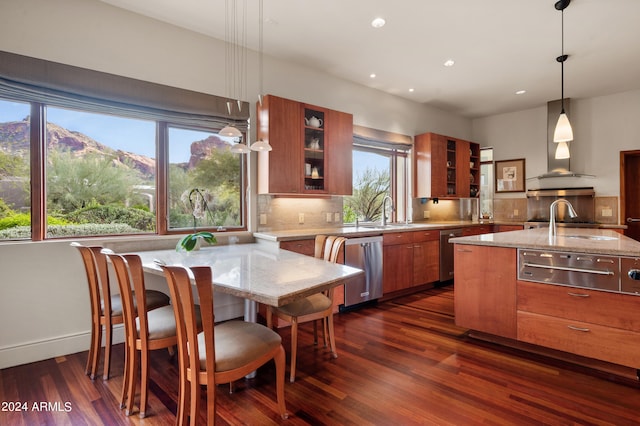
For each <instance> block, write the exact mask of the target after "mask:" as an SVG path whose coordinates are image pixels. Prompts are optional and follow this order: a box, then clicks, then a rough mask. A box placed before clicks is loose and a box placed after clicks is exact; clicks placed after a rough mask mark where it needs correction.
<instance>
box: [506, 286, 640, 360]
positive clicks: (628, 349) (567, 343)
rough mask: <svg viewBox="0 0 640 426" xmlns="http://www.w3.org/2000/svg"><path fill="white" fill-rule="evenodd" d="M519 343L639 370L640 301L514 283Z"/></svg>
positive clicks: (632, 298) (635, 297) (554, 287)
mask: <svg viewBox="0 0 640 426" xmlns="http://www.w3.org/2000/svg"><path fill="white" fill-rule="evenodd" d="M517 288H518V305H517V307H518V317H517V322H518V333H517V336H518V337H517V338H518V340H520V341H523V342H527V343H533V344H536V345H540V346H545V347H548V348H552V349H557V350H561V351H565V352H570V353H573V354H577V355H582V356H586V357H589V358H595V359H600V360H602V361H608V362H612V363H614V364H619V365H625V366H628V367H632V368H638V366H640V351H638V350H637V347H636V345H634V344H630V342H640V316H638V314H637V313H638V312H639V311H640V297H638V296H634V295H624V294H617V293H608V292H604V291H594V290H588V289H581V288H573V287H566V286H558V285H553V284H539V283H532V282H526V281H518V284H517Z"/></svg>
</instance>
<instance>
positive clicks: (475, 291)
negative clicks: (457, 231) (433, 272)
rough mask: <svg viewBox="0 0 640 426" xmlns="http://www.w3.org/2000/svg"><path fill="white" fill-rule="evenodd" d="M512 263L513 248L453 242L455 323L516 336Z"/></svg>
mask: <svg viewBox="0 0 640 426" xmlns="http://www.w3.org/2000/svg"><path fill="white" fill-rule="evenodd" d="M516 263H517V252H516V249H512V248H505V247H489V246H473V245H462V244H456V245H455V250H454V275H453V276H454V287H455V291H454V302H455V305H454V306H455V322H456V325H458V326H460V327H466V328H471V329H473V330H478V331H482V332H485V333H490V334H493V335H496V336H502V337H507V338H511V339H515V338H516V335H517V332H516V276H517V271H516Z"/></svg>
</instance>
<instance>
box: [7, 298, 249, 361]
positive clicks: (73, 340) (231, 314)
mask: <svg viewBox="0 0 640 426" xmlns="http://www.w3.org/2000/svg"><path fill="white" fill-rule="evenodd" d="M243 315H244V305H243V303H242V299H238V300H234V301H232V302H231V303H229V304H225V305H222V306H216V320H217V321H225V320H228V319H233V318H241V317H242V316H243ZM90 342H91V332H90V331H89V330H87V331H83V332H79V333H73V334H66V335H62V336H56V337H50V338H47V339H42V340H37V341H31V342H22V343H19V344H16V345H8V346H2V347H0V369H4V368H9V367H14V366H16V365H22V364H28V363H30V362H36V361H42V360H45V359H50V358H55V357H59V356H63V355H69V354H73V353H76V352H82V351H87V350H89V344H90ZM122 342H124V327H123V326H122V324H118V325H115V326H114V327H113V344H117V343H122ZM102 346H104V332H103V335H102Z"/></svg>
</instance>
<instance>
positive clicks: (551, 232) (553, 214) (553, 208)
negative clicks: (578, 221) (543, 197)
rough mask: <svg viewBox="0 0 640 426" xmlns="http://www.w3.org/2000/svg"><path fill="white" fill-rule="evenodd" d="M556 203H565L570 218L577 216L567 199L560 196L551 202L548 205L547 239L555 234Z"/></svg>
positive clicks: (550, 238)
mask: <svg viewBox="0 0 640 426" xmlns="http://www.w3.org/2000/svg"><path fill="white" fill-rule="evenodd" d="M558 204H566V205H567V209H568V210H569V216H570V217H572V218H575V217H578V214H577V213H576V211H575V209H574V208H573V206H572V205H571V203H570V202H569V201H568V200H565V199H564V198H560V199H558V200H555V201H554V202H553V203H551V205H550V206H549V240H552V239H553V238H554V237H555V236H556V213H557V211H558Z"/></svg>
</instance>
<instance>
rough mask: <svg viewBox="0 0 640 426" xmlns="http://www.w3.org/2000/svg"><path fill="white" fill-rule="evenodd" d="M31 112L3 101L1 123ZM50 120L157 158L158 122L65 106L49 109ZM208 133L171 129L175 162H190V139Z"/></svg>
mask: <svg viewBox="0 0 640 426" xmlns="http://www.w3.org/2000/svg"><path fill="white" fill-rule="evenodd" d="M29 113H30V110H29V105H28V104H25V103H19V102H7V101H3V100H0V123H4V122H8V121H20V120H22V119H23V118H25V117H26V116H28V115H29ZM47 122H50V123H54V124H57V125H59V126H61V127H64V128H65V129H67V130H71V131H75V132H80V133H83V134H85V135H87V136H89V137H90V138H92V139H94V140H96V141H97V142H100V143H101V144H103V145H106V146H108V147H110V148H113V149H121V150H123V151H128V152H133V153H136V154H140V155H145V156H147V157H151V158H155V156H156V152H155V132H156V127H155V122H153V121H146V120H138V119H127V118H121V117H115V116H110V115H105V114H93V113H84V112H78V111H72V110H67V109H63V108H54V107H49V108H47ZM208 135H209V134H208V133H206V132H197V131H191V130H188V131H187V130H183V129H179V130H178V129H172V130H170V140H171V145H170V153H169V155H170V158H171V161H172V162H186V161H189V156H190V150H189V147H190V145H191V142H193V141H198V140H202V139H205V138H206V137H207V136H208Z"/></svg>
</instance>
